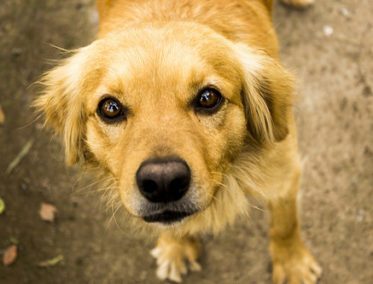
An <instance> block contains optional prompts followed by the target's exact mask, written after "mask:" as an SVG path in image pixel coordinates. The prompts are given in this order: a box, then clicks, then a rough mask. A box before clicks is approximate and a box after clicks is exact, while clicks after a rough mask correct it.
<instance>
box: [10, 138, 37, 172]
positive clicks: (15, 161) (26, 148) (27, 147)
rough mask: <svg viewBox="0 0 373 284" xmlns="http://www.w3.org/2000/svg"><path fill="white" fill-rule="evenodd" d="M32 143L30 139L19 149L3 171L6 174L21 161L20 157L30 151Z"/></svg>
mask: <svg viewBox="0 0 373 284" xmlns="http://www.w3.org/2000/svg"><path fill="white" fill-rule="evenodd" d="M32 143H34V141H33V140H32V139H30V140H29V141H28V142H27V143H26V144H25V145H24V146H23V147H22V149H21V151H20V152H19V153H18V155H17V156H16V157H15V158H14V159H13V161H12V162H11V163H10V164H9V166H8V168H7V169H6V171H5V173H6V174H7V175H8V174H10V173H11V172H12V171H13V170H14V168H15V167H16V166H17V165H18V164H19V163H20V162H21V161H22V159H23V158H24V157H25V156H26V155H27V154H28V152H30V149H31V146H32Z"/></svg>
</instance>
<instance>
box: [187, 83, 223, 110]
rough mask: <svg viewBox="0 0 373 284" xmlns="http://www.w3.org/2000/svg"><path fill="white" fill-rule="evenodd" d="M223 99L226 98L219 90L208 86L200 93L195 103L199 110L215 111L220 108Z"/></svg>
mask: <svg viewBox="0 0 373 284" xmlns="http://www.w3.org/2000/svg"><path fill="white" fill-rule="evenodd" d="M223 101H224V98H223V96H222V95H221V94H220V92H219V91H218V90H216V89H214V88H210V87H208V88H204V89H202V90H201V91H200V92H199V93H198V95H197V97H196V99H195V101H194V105H195V109H196V110H197V111H199V112H204V113H214V112H216V111H217V110H218V109H219V106H221V104H222V103H223Z"/></svg>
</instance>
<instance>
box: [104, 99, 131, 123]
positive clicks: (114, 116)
mask: <svg viewBox="0 0 373 284" xmlns="http://www.w3.org/2000/svg"><path fill="white" fill-rule="evenodd" d="M97 114H98V116H99V117H100V118H101V119H102V120H103V121H104V122H106V123H116V122H121V121H122V120H124V119H126V114H127V110H126V108H125V107H124V106H123V105H122V104H121V103H120V102H119V101H118V100H117V99H115V98H112V97H108V98H104V99H103V100H101V101H100V102H99V104H98V108H97Z"/></svg>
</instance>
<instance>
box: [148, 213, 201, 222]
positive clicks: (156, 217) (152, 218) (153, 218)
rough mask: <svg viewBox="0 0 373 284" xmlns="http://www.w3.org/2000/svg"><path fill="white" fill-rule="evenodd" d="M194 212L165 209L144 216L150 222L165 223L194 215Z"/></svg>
mask: <svg viewBox="0 0 373 284" xmlns="http://www.w3.org/2000/svg"><path fill="white" fill-rule="evenodd" d="M193 213H194V212H188V211H174V210H164V211H162V212H160V213H155V214H151V215H146V216H143V217H142V218H143V219H144V221H145V222H148V223H163V224H171V223H175V222H178V221H181V220H182V219H184V218H185V217H188V216H190V215H192V214H193Z"/></svg>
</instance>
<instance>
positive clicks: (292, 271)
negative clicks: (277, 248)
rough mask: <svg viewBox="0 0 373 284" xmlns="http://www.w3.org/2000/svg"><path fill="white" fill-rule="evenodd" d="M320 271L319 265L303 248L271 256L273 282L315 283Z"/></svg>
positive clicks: (280, 283)
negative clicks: (294, 251)
mask: <svg viewBox="0 0 373 284" xmlns="http://www.w3.org/2000/svg"><path fill="white" fill-rule="evenodd" d="M321 273H322V269H321V267H320V266H319V264H318V263H317V262H316V260H315V259H314V257H313V256H312V255H311V253H310V252H309V251H308V250H307V249H305V248H302V249H301V250H299V251H297V252H296V253H286V254H284V253H281V254H275V255H274V257H273V271H272V274H273V275H272V277H273V283H274V284H284V283H290V284H316V283H317V281H318V279H319V278H320V276H321Z"/></svg>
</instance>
